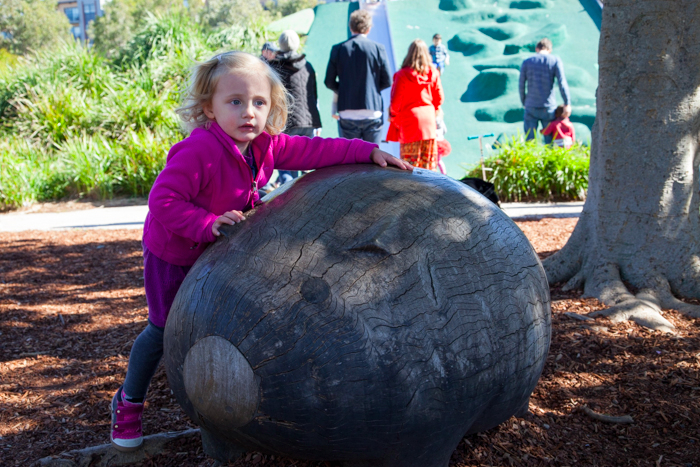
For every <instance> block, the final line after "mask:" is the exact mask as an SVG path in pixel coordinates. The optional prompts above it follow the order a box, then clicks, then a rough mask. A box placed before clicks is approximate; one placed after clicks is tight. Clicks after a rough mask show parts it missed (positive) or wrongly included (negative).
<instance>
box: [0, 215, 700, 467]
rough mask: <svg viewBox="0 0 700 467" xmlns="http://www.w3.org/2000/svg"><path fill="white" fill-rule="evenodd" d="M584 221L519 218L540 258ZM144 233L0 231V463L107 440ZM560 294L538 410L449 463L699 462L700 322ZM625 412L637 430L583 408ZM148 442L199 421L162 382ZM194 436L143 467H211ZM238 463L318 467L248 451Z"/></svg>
mask: <svg viewBox="0 0 700 467" xmlns="http://www.w3.org/2000/svg"><path fill="white" fill-rule="evenodd" d="M575 223H576V219H542V220H539V221H528V222H518V225H519V226H520V227H521V228H522V229H523V231H524V232H525V234H526V235H527V236H528V238H530V240H531V242H532V243H533V245H534V247H535V249H536V250H537V251H538V252H539V253H540V255H541V256H542V257H544V256H547V255H549V254H551V253H552V252H554V251H556V250H557V249H559V248H561V246H562V245H563V244H564V243H565V241H566V239H567V238H568V236H569V234H570V233H571V231H572V229H573V227H574V226H575ZM140 236H141V233H140V231H138V230H121V231H120V230H113V231H105V230H80V231H61V232H37V231H31V232H20V233H0V465H1V466H28V465H31V464H32V463H33V462H34V461H36V460H37V459H39V458H42V457H45V456H49V455H56V456H60V455H61V453H63V452H65V451H69V450H72V449H78V448H83V447H87V446H91V445H98V444H103V443H105V442H107V441H108V437H109V418H108V403H109V401H110V399H111V396H112V394H113V393H114V392H115V390H116V388H117V387H118V386H119V384H120V382H121V380H122V379H123V377H124V374H125V371H126V366H127V356H128V353H129V349H130V346H131V343H132V342H133V340H134V338H135V337H136V336H137V334H138V333H139V332H140V331H141V330H142V329H143V327H144V326H145V324H146V316H147V311H146V299H145V296H144V291H143V279H142V259H141V246H140ZM551 292H552V302H553V303H552V313H553V320H552V322H553V328H552V345H551V349H550V353H549V357H548V359H547V364H546V366H545V369H544V373H543V375H542V378H541V379H540V382H539V384H538V386H537V388H536V389H535V392H534V394H533V396H532V398H531V401H530V414H529V415H527V416H526V417H525V418H515V417H514V418H511V419H510V420H508V421H507V422H505V423H503V424H501V425H500V426H499V427H497V428H495V429H493V430H490V431H488V432H485V433H481V434H477V435H473V436H469V437H466V438H464V439H463V440H462V442H461V443H460V445H459V446H458V447H457V449H456V451H455V452H454V454H453V456H452V461H451V464H450V465H451V466H455V467H456V466H460V467H461V466H482V465H483V466H486V465H493V466H512V465H518V466H520V465H522V466H537V465H552V466H566V465H569V466H570V465H574V464H578V465H586V466H617V465H620V466H622V465H625V466H627V465H632V466H659V467H660V466H682V467H690V466H700V405H699V404H698V396H699V395H700V334H699V332H698V326H699V325H700V320H692V319H688V318H685V317H683V316H681V315H679V314H678V313H676V312H674V311H671V310H667V311H665V316H666V317H667V318H668V319H669V320H670V321H671V322H673V323H674V324H675V325H676V327H677V330H678V334H677V335H665V334H661V333H658V332H651V331H648V330H645V329H643V328H640V327H639V326H636V325H634V324H612V323H610V322H609V321H607V320H605V319H603V318H599V319H597V320H595V321H594V322H590V321H589V322H582V321H578V320H575V319H572V318H570V317H568V316H567V315H565V313H566V312H575V313H579V314H585V313H588V312H590V311H592V310H595V309H599V308H600V307H601V305H600V303H598V302H597V301H596V300H593V299H582V298H580V292H578V293H577V292H573V293H571V292H568V293H565V292H563V291H562V290H561V288H560V287H559V286H558V285H556V284H555V285H554V286H553V287H552V289H551ZM583 406H588V407H590V408H591V409H592V410H594V411H596V412H600V413H605V414H609V415H630V416H631V417H632V418H633V419H634V423H632V424H609V423H603V422H600V421H596V420H594V419H592V418H590V417H589V416H587V415H586V414H584V413H583V412H582V411H581V407H583ZM144 417H145V427H144V428H145V432H146V433H147V434H152V433H157V432H165V431H175V430H182V429H185V428H188V427H191V426H192V424H191V423H190V422H189V420H188V418H187V416H186V415H185V414H184V413H183V412H182V411H181V409H180V408H179V406H178V405H177V403H176V402H175V401H174V399H173V398H172V397H171V394H170V390H169V389H168V383H167V380H166V377H165V372H164V371H163V370H162V368H161V370H159V372H158V374H157V375H156V377H155V379H154V381H153V384H152V387H151V392H150V393H149V401H148V403H147V407H146V411H145V415H144ZM212 464H213V461H212V460H211V459H209V458H207V457H206V456H205V455H204V453H203V452H202V448H201V442H200V440H199V438H198V437H197V438H193V439H191V440H189V441H181V442H175V443H172V444H171V445H169V447H168V451H167V452H165V453H163V454H161V455H158V456H157V457H154V458H152V459H149V460H148V461H146V462H143V463H141V464H138V465H143V466H181V465H184V466H202V467H204V466H207V467H209V466H211V465H212ZM231 465H234V466H237V467H241V466H257V465H264V466H274V467H282V466H285V467H292V466H296V467H312V466H314V467H315V466H328V467H330V466H331V465H332V464H331V463H324V462H321V463H319V462H309V461H296V460H291V459H280V458H275V457H273V456H267V455H262V454H258V453H250V454H249V455H247V456H246V458H245V459H243V460H240V461H238V462H236V463H233V464H231Z"/></svg>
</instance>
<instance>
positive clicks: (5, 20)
mask: <svg viewBox="0 0 700 467" xmlns="http://www.w3.org/2000/svg"><path fill="white" fill-rule="evenodd" d="M68 40H71V35H70V23H69V22H68V18H67V17H66V15H64V14H63V13H61V12H60V11H58V10H57V9H56V1H55V0H0V47H2V48H6V49H8V50H9V51H10V52H12V53H13V54H25V53H27V52H28V51H30V50H38V49H39V48H41V47H43V46H44V45H46V44H53V43H55V42H57V41H68Z"/></svg>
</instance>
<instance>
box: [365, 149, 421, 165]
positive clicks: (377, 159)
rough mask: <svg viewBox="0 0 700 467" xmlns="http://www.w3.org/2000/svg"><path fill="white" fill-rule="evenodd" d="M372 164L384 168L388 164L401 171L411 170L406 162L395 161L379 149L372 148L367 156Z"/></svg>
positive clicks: (394, 158) (395, 159)
mask: <svg viewBox="0 0 700 467" xmlns="http://www.w3.org/2000/svg"><path fill="white" fill-rule="evenodd" d="M369 157H370V159H372V162H374V163H375V164H377V165H378V166H381V167H386V166H387V165H388V164H391V165H393V166H396V167H398V168H399V169H403V170H413V166H412V165H411V164H409V163H408V162H406V161H404V160H401V159H397V158H396V157H394V156H392V155H391V154H389V153H388V152H384V151H382V150H381V149H379V148H374V149H373V150H372V153H371V154H370V155H369Z"/></svg>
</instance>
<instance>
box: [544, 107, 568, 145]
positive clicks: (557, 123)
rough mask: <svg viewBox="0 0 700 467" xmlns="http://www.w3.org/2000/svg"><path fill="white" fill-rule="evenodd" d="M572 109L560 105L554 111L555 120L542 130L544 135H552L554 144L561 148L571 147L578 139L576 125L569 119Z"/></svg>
mask: <svg viewBox="0 0 700 467" xmlns="http://www.w3.org/2000/svg"><path fill="white" fill-rule="evenodd" d="M570 116H571V111H570V110H568V109H567V108H566V106H563V105H560V106H559V107H557V110H556V111H555V112H554V121H552V122H550V123H549V125H547V128H545V129H543V130H542V134H543V135H545V136H546V135H552V145H553V146H559V147H561V148H567V149H568V148H570V147H571V146H572V145H573V144H574V141H575V140H576V133H575V132H574V125H573V124H572V123H571V122H570V121H569V117H570Z"/></svg>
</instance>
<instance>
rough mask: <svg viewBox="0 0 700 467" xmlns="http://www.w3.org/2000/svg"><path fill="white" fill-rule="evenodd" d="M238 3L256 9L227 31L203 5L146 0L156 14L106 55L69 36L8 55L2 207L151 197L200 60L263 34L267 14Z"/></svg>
mask: <svg viewBox="0 0 700 467" xmlns="http://www.w3.org/2000/svg"><path fill="white" fill-rule="evenodd" d="M2 1H4V0H0V2H2ZM236 1H238V0H236ZM236 1H230V2H228V3H226V5H229V6H230V5H235V4H236ZM240 1H241V2H242V4H243V3H245V4H246V5H248V4H249V3H252V4H254V6H253V7H250V11H251V13H250V15H251V16H250V17H247V18H245V17H244V16H241V18H240V19H238V18H237V19H236V20H235V21H233V22H232V23H231V24H230V25H228V26H226V27H225V28H223V27H222V28H218V29H212V28H211V27H210V26H209V25H208V24H209V23H208V22H207V21H204V20H203V19H202V18H203V17H204V15H203V13H206V11H205V7H203V6H200V7H198V8H199V10H196V9H194V10H193V9H191V10H190V11H186V10H183V9H173V11H168V12H167V13H163V12H160V13H159V12H158V11H157V10H158V8H161V7H162V6H163V5H166V3H167V2H165V1H164V0H150V2H151V3H150V4H151V5H153V6H154V10H156V12H155V13H148V14H143V15H141V16H142V17H141V18H140V19H139V20H138V21H136V20H133V21H132V23H130V24H131V26H129V25H128V24H127V25H126V26H125V28H128V27H133V28H134V33H133V34H131V36H130V37H129V38H128V39H127V40H124V41H122V43H121V45H119V47H118V48H117V49H116V50H114V51H113V52H112V53H111V54H108V56H107V55H105V54H103V53H101V52H100V50H99V48H98V47H92V48H90V49H88V48H86V47H83V46H82V45H81V44H80V43H78V42H75V41H69V42H65V43H58V44H55V45H54V47H52V48H51V49H48V48H44V49H39V50H37V51H34V52H31V53H28V54H26V55H25V56H23V57H20V58H19V60H18V61H15V60H14V58H13V57H8V59H10V60H13V61H15V64H13V65H12V66H8V67H5V68H3V69H2V70H3V71H1V72H0V169H1V172H0V209H8V208H9V209H11V208H14V207H18V206H22V205H25V204H30V203H33V202H36V201H44V200H52V199H60V198H62V197H66V196H70V197H92V198H108V197H112V196H146V195H148V192H149V190H150V188H151V186H152V184H153V182H154V181H155V178H156V176H157V175H158V173H159V172H160V170H161V169H162V168H163V165H164V164H165V157H166V155H167V153H168V150H169V149H170V147H172V145H173V144H175V143H176V142H177V141H179V140H181V139H182V137H183V133H182V130H181V128H180V124H179V120H178V118H177V116H176V115H175V113H174V110H175V109H176V108H177V107H178V106H179V105H180V101H181V93H182V91H183V90H184V89H185V85H186V83H187V80H188V78H189V74H190V69H191V67H192V65H193V64H194V61H196V60H202V59H205V58H208V57H211V56H212V55H214V53H216V52H217V51H219V50H231V49H237V50H247V51H250V52H254V53H258V52H259V50H260V47H261V45H262V43H263V42H264V41H265V40H266V39H267V31H266V29H265V26H266V22H267V20H268V18H269V15H266V14H262V13H260V12H261V11H262V10H261V9H260V7H259V4H258V3H257V2H248V1H247V0H246V2H243V0H240ZM119 2H121V3H119ZM130 2H131V3H130ZM143 3H144V0H112V3H111V4H108V7H110V5H111V6H113V5H117V4H121V5H127V6H129V5H136V4H143ZM210 3H211V2H210ZM221 4H222V5H223V4H224V3H223V2H221ZM214 5H216V4H214ZM248 6H250V5H248ZM113 12H114V13H115V14H116V9H114V10H113ZM254 12H258V13H260V14H259V15H258V16H254V14H253V13H254ZM127 16H129V15H127ZM127 16H125V17H127ZM132 19H133V18H132ZM130 21H131V20H130ZM107 24H108V23H107V22H105V23H103V26H105V25H107ZM110 27H111V26H110ZM115 37H116V36H115ZM119 40H122V39H119ZM110 41H112V42H111V43H116V42H115V41H116V39H114V38H112V39H109V40H106V41H104V42H103V46H105V47H106V46H107V44H108V43H109V42H110ZM110 47H111V46H110ZM2 57H3V55H0V59H2Z"/></svg>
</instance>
